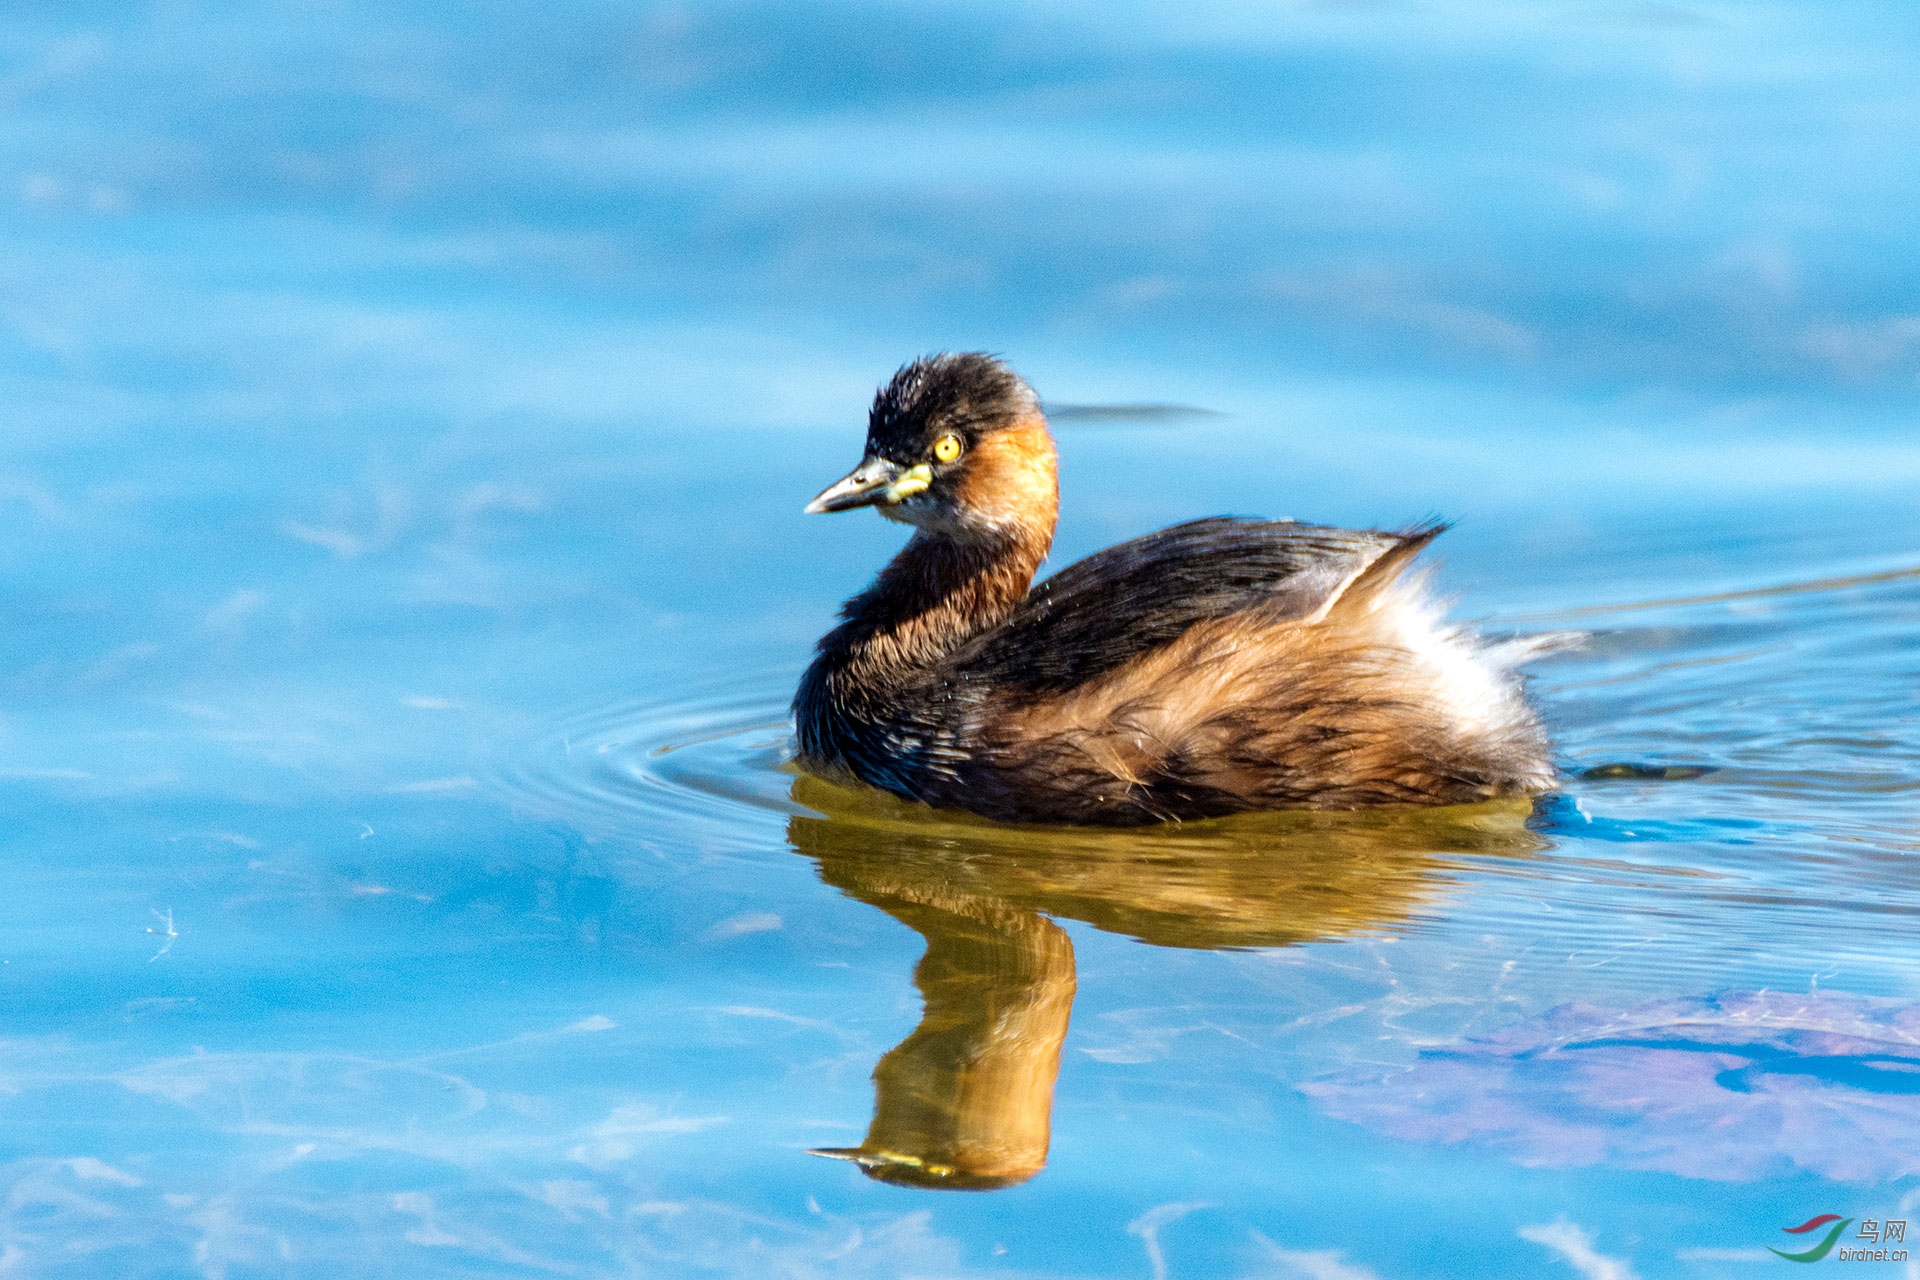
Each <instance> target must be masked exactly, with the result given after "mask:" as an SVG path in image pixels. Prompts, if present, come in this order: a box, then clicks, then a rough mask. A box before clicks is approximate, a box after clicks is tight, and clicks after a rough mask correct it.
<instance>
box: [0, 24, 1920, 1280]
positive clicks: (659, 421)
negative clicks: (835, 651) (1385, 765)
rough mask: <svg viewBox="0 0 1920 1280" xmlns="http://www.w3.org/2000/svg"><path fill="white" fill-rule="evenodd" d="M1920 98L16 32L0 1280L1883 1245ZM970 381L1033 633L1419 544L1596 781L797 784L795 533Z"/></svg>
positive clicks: (877, 550)
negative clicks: (1095, 579)
mask: <svg viewBox="0 0 1920 1280" xmlns="http://www.w3.org/2000/svg"><path fill="white" fill-rule="evenodd" d="M1916 43H1917V42H1916V32H1915V30H1914V25H1913V21H1912V19H1911V16H1910V15H1907V14H1905V13H1904V12H1902V11H1899V10H1897V9H1896V8H1894V7H1889V6H1882V5H1869V4H1857V5H1856V4H1823V5H1818V6H1815V5H1801V4H1761V5H1746V6H1739V7H1718V6H1704V5H1702V6H1611V7H1609V6H1604V5H1601V6H1593V5H1571V4H1570V5H1546V6H1541V5H1524V6H1521V5H1511V6H1510V5H1505V4H1499V3H1481V4H1465V5H1458V6H1449V7H1446V8H1425V7H1419V6H1396V5H1388V4H1381V5H1307V4H1303V5H1293V6H1285V5H1283V6H1270V7H1267V8H1260V9H1252V8H1248V7H1246V6H1241V5H1205V4H1202V5H1198V6H1186V7H1185V8H1184V9H1183V10H1182V12H1181V13H1180V14H1179V15H1170V14H1168V13H1165V12H1161V11H1158V10H1151V9H1149V8H1147V7H1134V6H1126V5H1122V6H1117V7H1116V6H1111V5H1109V6H1101V7H1099V8H1098V9H1095V8H1091V7H1088V6H1085V5H1081V4H1066V3H1062V4H1047V5H1037V6H1035V5H1026V6H1018V7H1014V6H1005V7H1002V6H994V5H984V6H973V7H968V8H965V9H962V8H957V7H945V6H931V7H928V6H915V7H894V6H889V5H880V4H871V5H869V4H829V5H824V6H815V7H812V8H809V9H805V10H802V9H793V8H788V7H781V6H766V5H755V4H739V5H724V6H723V5H685V6H674V5H669V6H658V7H649V6H629V5H611V4H608V5H585V6H576V7H574V8H573V9H571V10H569V11H568V12H567V13H566V14H563V15H555V14H554V13H552V12H551V11H549V10H548V9H542V8H536V7H533V6H529V5H526V4H524V3H520V2H518V0H511V2H510V0H495V2H491V3H487V4H481V5H474V6H468V7H467V8H466V9H465V10H463V12H462V14H460V15H457V16H455V15H450V14H448V13H447V12H445V11H444V10H443V8H442V7H439V6H428V5H414V4H387V5H381V6H373V5H360V4H356V3H351V2H346V3H289V4H285V5H270V6H264V7H262V6H237V5H235V6H228V5H221V4H213V3H205V4H192V3H189V4H173V3H169V4H140V3H100V4H91V5H46V4H24V5H17V6H15V8H14V10H13V11H12V12H10V13H9V14H8V16H6V17H5V18H0V59H3V60H4V61H3V62H0V73H3V78H0V100H3V101H4V102H5V104H6V109H7V112H8V120H9V122H10V124H11V126H12V127H11V128H9V129H8V130H6V131H4V136H0V160H3V161H4V166H5V170H4V173H5V175H8V176H5V177H4V179H3V180H0V192H11V195H10V196H7V197H6V198H5V199H3V200H0V225H4V227H5V230H6V233H7V234H6V236H5V237H4V243H0V279H4V281H5V287H6V288H5V306H4V307H0V388H4V392H5V398H6V404H7V427H6V430H5V431H4V433H0V536H4V538H5V545H6V547H7V551H8V554H7V557H6V559H5V561H4V565H3V566H0V582H4V587H5V589H4V592H0V608H3V609H4V614H3V615H0V616H3V617H4V622H5V632H4V635H5V639H4V642H3V643H0V699H3V700H0V812H4V814H5V816H6V819H7V821H6V823H5V826H4V834H0V851H4V857H5V865H6V868H7V871H8V874H9V884H10V888H11V892H10V893H9V894H8V895H7V896H6V900H5V903H4V905H3V906H0V991H3V992H4V1001H5V1004H4V1007H5V1010H6V1014H7V1019H6V1027H5V1039H4V1040H0V1054H4V1058H0V1083H3V1084H4V1089H0V1112H3V1113H4V1117H5V1121H6V1123H5V1125H4V1132H5V1135H6V1137H5V1140H4V1142H0V1180H3V1181H4V1183H5V1188H6V1195H5V1197H4V1202H3V1203H4V1208H3V1209H0V1267H5V1268H11V1269H13V1270H15V1271H18V1272H19V1273H21V1274H28V1275H48V1276H53V1275H86V1276H92V1275H113V1276H138V1275H153V1276H172V1275H205V1276H210V1277H221V1276H231V1277H242V1276H254V1275H260V1276H308V1275H312V1276H322V1275H325V1276H336V1275H363V1274H364V1275H381V1274H393V1275H407V1276H423V1275H440V1274H446V1275H472V1274H508V1275H549V1274H561V1275H583V1276H628V1275H659V1276H682V1275H739V1276H753V1277H759V1276H767V1275H792V1276H825V1275H833V1276H861V1275H873V1276H896V1275H940V1276H975V1275H978V1276H989V1275H992V1276H1021V1275H1025V1276H1041V1275H1045V1276H1086V1277H1093V1276H1102V1277H1104V1276H1129V1277H1135V1276H1137V1277H1156V1278H1157V1277H1162V1276H1169V1277H1180V1276H1192V1277H1203V1276H1204V1277H1214V1276H1245V1277H1269V1276H1280V1277H1290V1276H1305V1277H1340V1278H1342V1280H1352V1278H1354V1277H1380V1278H1382V1280H1399V1278H1401V1277H1421V1276H1432V1277H1441V1276H1446V1277H1452V1276H1462V1275H1508V1274H1512V1275H1520V1274H1552V1273H1554V1272H1555V1271H1558V1272H1559V1273H1561V1274H1568V1273H1569V1272H1570V1271H1571V1272H1578V1273H1581V1274H1587V1275H1592V1276H1602V1275H1612V1276H1625V1275H1634V1276H1641V1277H1654V1276H1707V1277H1716V1276H1735V1275H1742V1274H1746V1273H1748V1272H1751V1271H1754V1270H1757V1269H1759V1268H1762V1267H1774V1268H1778V1267H1780V1266H1784V1265H1787V1264H1784V1263H1781V1262H1780V1261H1779V1260H1778V1259H1777V1258H1776V1257H1775V1256H1774V1255H1773V1254H1771V1253H1769V1252H1767V1246H1779V1247H1782V1248H1795V1247H1798V1246H1797V1245H1796V1244H1795V1242H1797V1241H1803V1240H1806V1239H1808V1237H1804V1236H1793V1235H1787V1234H1783V1233H1782V1230H1781V1229H1782V1228H1783V1227H1787V1226H1792V1225H1796V1224H1799V1223H1802V1222H1805V1221H1807V1220H1808V1219H1810V1218H1812V1217H1814V1216H1816V1215H1818V1214H1821V1213H1827V1212H1833V1213H1838V1214H1840V1215H1841V1216H1842V1217H1843V1218H1847V1219H1851V1220H1853V1222H1852V1223H1851V1224H1850V1225H1849V1226H1848V1227H1847V1228H1846V1231H1847V1233H1848V1237H1847V1239H1848V1242H1850V1243H1855V1244H1857V1243H1860V1242H1859V1241H1858V1240H1857V1238H1856V1235H1855V1233H1857V1232H1858V1231H1859V1230H1860V1225H1859V1224H1860V1222H1861V1220H1864V1219H1867V1218H1872V1219H1874V1220H1876V1222H1884V1221H1889V1220H1901V1221H1908V1222H1910V1223H1914V1224H1920V1086H1917V1085H1916V1081H1920V1003H1916V1002H1920V919H1917V918H1916V917H1917V913H1920V888H1916V885H1917V884H1920V880H1916V876H1915V867H1916V858H1920V852H1917V851H1916V835H1915V832H1916V830H1917V829H1920V828H1917V827H1916V808H1915V798H1916V795H1917V794H1920V728H1916V726H1920V715H1916V712H1917V711H1920V706H1916V696H1915V690H1916V688H1920V683H1917V680H1920V646H1916V643H1915V640H1914V637H1915V636H1916V634H1920V539H1917V538H1916V535H1915V533H1914V495H1915V493H1916V486H1920V446H1916V444H1915V443H1914V441H1915V439H1916V437H1915V435H1914V432H1913V429H1912V428H1913V414H1914V409H1913V395H1914V392H1915V390H1916V386H1917V385H1920V382H1917V380H1920V328H1917V327H1916V322H1915V320H1914V318H1913V316H1912V315H1911V314H1910V313H1911V310H1912V308H1911V299H1912V297H1913V296H1914V286H1915V283H1916V273H1917V272H1920V259H1916V257H1915V255H1914V253H1913V251H1912V248H1911V244H1910V240H1911V236H1910V235H1909V234H1908V232H1907V224H1908V223H1909V222H1910V221H1911V219H1910V216H1909V211H1910V210H1911V208H1912V207H1913V206H1914V202H1915V197H1916V195H1920V192H1917V191H1916V185H1917V183H1916V177H1917V176H1920V175H1916V170H1915V163H1916V162H1915V158H1914V151H1913V149H1912V147H1911V138H1912V136H1913V129H1914V126H1915V124H1916V121H1915V119H1914V116H1915V106H1914V101H1915V100H1914V98H1913V95H1912V89H1911V86H1912V84H1913V83H1914V82H1915V73H1916V71H1917V70H1920V68H1917V67H1916V65H1915V64H1916V60H1917V59H1916ZM940 347H956V348H987V349H993V350H999V351H1002V352H1005V353H1006V354H1007V355H1008V356H1009V357H1010V358H1011V359H1012V360H1013V361H1014V363H1015V364H1016V365H1017V366H1018V367H1020V368H1021V369H1022V370H1023V371H1025V372H1026V373H1027V374H1029V376H1031V377H1032V379H1033V380H1034V382H1035V384H1036V386H1037V387H1038V388H1039V390H1040V392H1041V394H1042V395H1043V396H1044V397H1045V398H1046V399H1047V401H1048V402H1049V403H1050V404H1052V405H1055V406H1057V407H1059V408H1061V409H1063V410H1064V411H1063V412H1060V413H1059V414H1058V435H1059V443H1060V447H1061V452H1062V474H1063V486H1064V504H1063V522H1062V527H1061V531H1060V537H1059V540H1058V543H1057V546H1056V555H1055V560H1054V563H1056V564H1059V563H1065V562H1066V561H1068V560H1070V559H1072V558H1074V557H1077V556H1079V555H1083V554H1086V553H1088V552H1090V551H1092V550H1094V549H1096V548H1098V547H1100V546H1103V545H1106V544H1107V543H1110V542H1112V541H1115V540H1117V539H1119V538H1123V537H1129V536H1134V535H1137V534H1140V533H1143V532H1146V531H1148V530H1150V529H1153V528H1155V527H1158V526H1160V525H1163V524H1166V523H1169V522H1171V521H1173V520H1177V519H1182V518H1189V517H1194V516H1200V515H1207V514H1216V513H1222V512H1234V513H1246V514H1265V515H1271V516H1295V517H1299V518H1303V519H1313V520H1318V521H1326V522H1338V523H1350V524H1356V525H1367V526H1399V525H1405V524H1410V523H1413V522H1415V521H1417V520H1420V519H1422V518H1425V517H1428V516H1431V515H1444V516H1447V517H1450V518H1454V519H1456V520H1458V522H1459V523H1458V525H1457V527H1456V528H1455V529H1454V530H1453V531H1451V532H1449V533H1448V534H1447V535H1446V537H1445V538H1444V539H1443V540H1442V541H1441V542H1440V543H1439V544H1438V546H1437V552H1438V556H1437V558H1438V559H1439V560H1440V561H1441V562H1442V563H1441V567H1440V570H1439V576H1438V581H1439V583H1440V585H1441V587H1442V589H1443V590H1445V591H1447V592H1449V593H1452V594H1453V595H1454V596H1455V597H1456V602H1455V606H1454V608H1455V613H1456V615H1458V616H1460V617H1463V618H1471V619H1476V620H1478V622H1479V625H1481V626H1483V627H1484V628H1486V629H1488V630H1490V631H1494V632H1500V633H1522V634H1526V633H1536V632H1544V631H1566V632H1578V633H1581V634H1582V635H1583V637H1584V642H1583V644H1582V645H1581V646H1579V647H1577V648H1574V649H1570V650H1568V651H1566V652H1563V653H1561V654H1560V655H1558V656H1555V657H1553V658H1551V659H1548V660H1545V661H1543V662H1541V663H1540V664H1539V665H1538V666H1537V668H1536V671H1535V679H1534V684H1533V689H1534V694H1535V696H1536V698H1537V700H1538V702H1539V704H1540V706H1541V708H1542V710H1543V713H1544V715H1545V716H1546V718H1547V720H1548V722H1549V723H1550V725H1551V727H1552V730H1553V733H1554V736H1555V740H1556V747H1557V753H1558V756H1559V759H1560V761H1561V764H1562V766H1563V769H1564V771H1565V777H1566V783H1565V785H1564V786H1563V787H1562V788H1561V789H1560V790H1559V791H1557V792H1556V793H1554V794H1553V795H1551V796H1548V797H1544V798H1542V799H1541V800H1540V801H1539V802H1538V803H1537V804H1534V805H1527V804H1521V805H1517V806H1516V805H1495V806H1487V807H1484V808H1478V809H1471V810H1463V811H1458V812H1449V813H1439V814H1398V815H1368V816H1362V817H1350V818H1341V817H1327V816H1315V817H1306V816H1299V815H1282V816H1267V817H1259V818H1250V819H1244V820H1235V821H1233V822H1228V823H1220V824H1199V825H1196V826H1193V827H1188V828H1178V829H1172V830H1166V831H1158V830H1156V831H1146V832H1125V833H1088V832H1023V831H1007V830H1000V829H995V828H992V827H990V826H986V825H984V824H981V823H977V822H972V821H968V820H959V819H950V818H947V817H943V816H937V815H930V814H927V813H924V812H917V811H914V810H912V809H910V808H907V807H904V806H899V805H895V804H892V803H891V802H888V801H885V800H883V799H880V798H876V797H873V796H868V795H862V794H858V793H854V792H849V791H842V790H838V789H835V788H831V787H826V786H824V785H822V784H819V783H816V782H813V781H811V780H808V779H805V778H802V777H799V776H797V775H796V774H795V773H794V772H793V771H792V770H791V768H790V767H789V766H787V765H786V764H785V752H786V743H787V734H788V729H787V725H786V710H785V708H786V703H787V699H788V697H789V696H790V692H791V689H792V685H793V682H794V680H795V678H796V677H797V675H798V673H799V671H800V669H801V668H802V666H803V665H804V663H805V661H806V658H807V654H808V650H809V647H810V645H811V643H812V641H813V639H814V638H815V637H816V636H817V635H818V634H819V633H820V632H821V631H823V630H824V629H825V628H826V627H827V626H828V625H829V623H830V621H831V618H832V613H833V610H834V609H835V607H836V606H837V604H838V602H839V601H840V600H841V599H843V598H844V597H845V596H847V595H848V594H850V593H852V592H853V591H854V590H857V589H858V588H859V587H860V586H861V585H862V584H863V583H864V582H865V581H866V579H867V578H868V577H869V576H870V575H871V573H872V572H873V571H874V569H875V568H877V567H878V565H879V564H880V563H881V562H882V561H883V560H884V558H885V557H886V556H887V555H889V554H891V552H892V549H893V548H894V547H895V546H897V544H898V540H899V531H898V530H897V529H896V528H894V527H892V526H888V525H886V524H884V523H883V522H881V521H879V520H875V519H872V518H870V517H867V516H865V515H861V516H847V517H840V518H835V519H824V518H811V519H808V518H803V517H801V516H800V514H799V507H800V505H801V504H802V503H803V502H804V501H805V500H806V499H807V497H809V496H810V495H811V494H812V493H814V492H816V491H817V490H818V488H819V487H820V486H821V485H822V484H824V483H826V482H827V481H828V480H830V479H831V478H833V477H834V476H837V475H839V474H840V473H841V472H842V471H844V469H845V468H846V466H847V465H848V464H850V463H851V462H852V461H853V460H854V458H855V456H856V454H857V449H858V445H859V438H860V433H861V430H862V424H863V415H864V407H865V401H866V398H867V397H868V396H869V395H870V394H871V390H872V387H873V385H874V384H875V383H876V382H878V381H880V380H882V379H883V378H884V377H886V376H887V374H888V373H890V372H891V370H892V368H893V367H894V366H895V365H897V364H898V363H900V362H901V361H903V360H904V359H906V358H908V357H910V356H912V355H914V354H917V353H919V352H921V351H923V350H930V349H936V348H940ZM818 1150H828V1151H834V1152H837V1153H838V1154H840V1155H842V1156H848V1155H851V1156H856V1157H858V1158H857V1159H853V1160H847V1159H840V1160H835V1159H828V1158H823V1157H821V1156H817V1155H812V1154H809V1152H810V1151H818ZM930 1187H938V1188H946V1189H928V1188H930ZM961 1187H967V1188H971V1190H955V1189H954V1188H961ZM1866 1269H1868V1270H1878V1271H1879V1272H1881V1273H1883V1274H1902V1273H1903V1270H1902V1267H1901V1266H1899V1265H1898V1264H1867V1265H1866ZM1905 1273H1906V1274H1915V1273H1914V1272H1912V1271H1911V1270H1908V1271H1906V1272H1905Z"/></svg>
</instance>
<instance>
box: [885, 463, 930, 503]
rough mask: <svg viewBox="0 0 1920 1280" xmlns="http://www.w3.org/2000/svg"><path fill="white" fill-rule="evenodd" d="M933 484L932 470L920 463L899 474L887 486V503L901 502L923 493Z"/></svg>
mask: <svg viewBox="0 0 1920 1280" xmlns="http://www.w3.org/2000/svg"><path fill="white" fill-rule="evenodd" d="M932 484H933V468H932V467H930V466H928V465H927V464H926V463H924V462H923V463H921V464H920V465H919V466H917V467H913V468H911V469H909V470H907V471H904V472H902V473H901V475H900V478H899V479H898V480H895V481H894V482H893V483H892V484H890V485H888V486H887V501H888V502H903V501H905V500H906V499H908V498H911V497H912V496H913V495H914V494H916V493H925V492H926V491H927V489H928V487H929V486H931V485H932Z"/></svg>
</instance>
